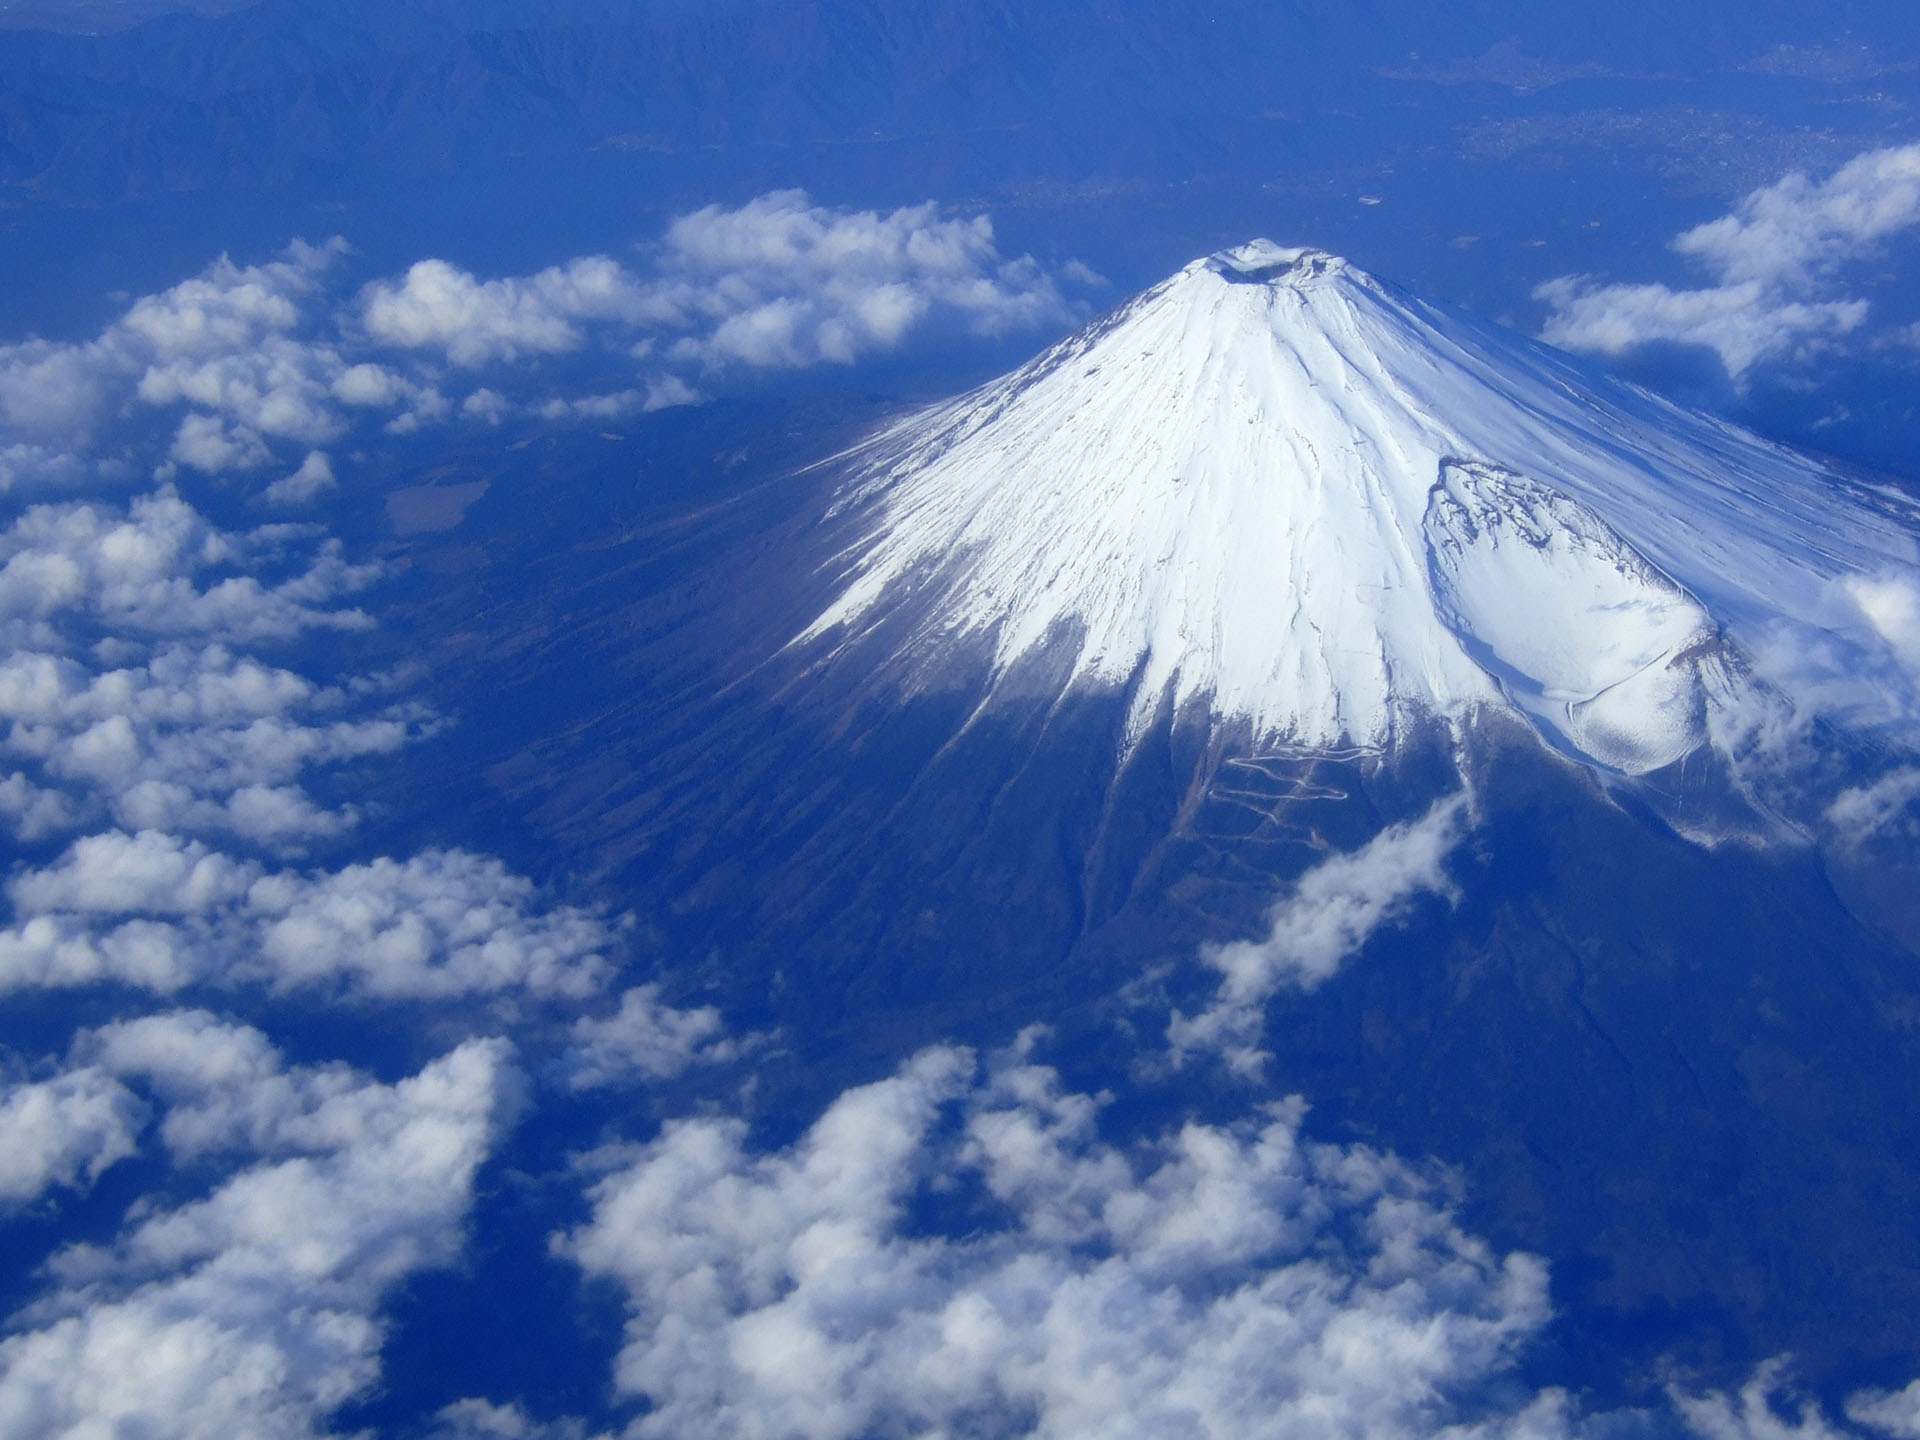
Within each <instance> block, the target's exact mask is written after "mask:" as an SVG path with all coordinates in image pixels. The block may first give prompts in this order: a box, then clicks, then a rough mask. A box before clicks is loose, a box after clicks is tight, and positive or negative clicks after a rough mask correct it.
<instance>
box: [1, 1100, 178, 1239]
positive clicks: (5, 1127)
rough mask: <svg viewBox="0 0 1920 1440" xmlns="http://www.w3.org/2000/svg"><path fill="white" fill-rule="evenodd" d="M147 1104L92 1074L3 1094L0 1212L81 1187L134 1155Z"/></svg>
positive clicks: (144, 1121) (145, 1116)
mask: <svg viewBox="0 0 1920 1440" xmlns="http://www.w3.org/2000/svg"><path fill="white" fill-rule="evenodd" d="M146 1119H147V1110H146V1106H144V1105H143V1104H141V1103H140V1101H139V1099H138V1098H137V1097H136V1096H135V1095H134V1094H133V1092H132V1091H130V1090H128V1089H127V1088H126V1086H124V1085H122V1084H120V1082H119V1081H117V1080H115V1079H114V1078H113V1077H112V1076H111V1075H109V1074H107V1073H106V1072H105V1071H103V1070H100V1069H97V1068H92V1067H89V1068H84V1069H77V1070H70V1071H67V1072H65V1073H64V1074H61V1075H57V1076H55V1077H54V1078H52V1079H51V1080H42V1081H39V1082H37V1083H34V1084H22V1085H14V1086H11V1087H8V1088H5V1089H0V1207H7V1206H14V1205H21V1204H25V1203H27V1202H29V1201H31V1200H35V1199H37V1198H38V1197H39V1196H40V1195H41V1194H42V1193H43V1192H45V1191H46V1190H47V1189H48V1188H50V1187H52V1186H55V1185H64V1186H68V1187H71V1188H74V1189H84V1188H86V1187H88V1186H91V1185H92V1184H93V1182H94V1181H96V1180H98V1179H99V1178H100V1176H101V1174H102V1172H104V1171H105V1170H106V1169H107V1168H108V1167H109V1166H112V1165H114V1164H117V1163H118V1162H119V1161H121V1160H124V1159H126V1158H127V1157H128V1156H130V1155H132V1154H134V1153H135V1152H136V1151H137V1150H138V1148H139V1144H138V1140H139V1135H140V1130H141V1128H142V1127H143V1126H144V1125H145V1123H146Z"/></svg>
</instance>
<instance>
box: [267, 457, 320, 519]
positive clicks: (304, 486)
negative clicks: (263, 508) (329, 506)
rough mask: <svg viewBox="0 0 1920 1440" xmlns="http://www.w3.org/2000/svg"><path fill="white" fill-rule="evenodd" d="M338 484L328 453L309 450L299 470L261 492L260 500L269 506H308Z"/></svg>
mask: <svg viewBox="0 0 1920 1440" xmlns="http://www.w3.org/2000/svg"><path fill="white" fill-rule="evenodd" d="M336 483H337V482H336V481H335V480H334V477H333V462H332V461H331V460H329V459H328V458H327V452H326V451H324V450H309V451H308V452H307V458H306V459H305V460H302V461H301V462H300V468H299V469H298V470H295V471H294V472H293V473H292V474H291V475H287V476H284V477H283V478H281V479H279V480H276V481H274V482H273V483H272V484H271V485H269V486H267V488H266V489H265V490H263V491H261V492H260V498H261V499H262V500H264V501H266V502H267V504H269V505H289V506H291V505H306V504H309V503H311V502H312V501H314V500H317V499H318V498H319V497H320V496H322V495H324V494H326V493H327V491H329V490H331V489H333V488H334V486H335V484H336Z"/></svg>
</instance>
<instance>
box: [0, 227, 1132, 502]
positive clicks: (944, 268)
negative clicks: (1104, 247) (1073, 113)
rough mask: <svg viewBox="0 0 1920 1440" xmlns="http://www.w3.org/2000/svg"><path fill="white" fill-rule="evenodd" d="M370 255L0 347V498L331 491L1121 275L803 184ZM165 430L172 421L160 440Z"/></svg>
mask: <svg viewBox="0 0 1920 1440" xmlns="http://www.w3.org/2000/svg"><path fill="white" fill-rule="evenodd" d="M348 254H349V249H348V247H347V245H346V243H345V242H344V241H342V240H337V239H336V240H332V241H328V242H327V243H325V244H322V245H309V244H306V243H304V242H298V241H296V242H295V243H294V244H292V245H290V246H288V247H287V249H286V250H285V251H284V252H283V253H282V254H281V255H280V256H278V257H276V258H275V259H273V260H270V261H268V262H266V263H263V264H259V265H238V264H235V263H234V262H233V261H232V260H230V259H228V258H226V257H222V258H221V259H219V260H217V261H215V262H214V263H213V264H212V265H210V266H208V267H207V268H206V269H205V270H204V271H202V272H201V273H200V274H199V275H196V276H193V277H192V278H190V279H187V280H184V281H182V282H180V283H179V284H177V285H175V286H173V287H171V288H169V289H167V290H165V291H161V292H159V293H157V294H153V295H148V296H143V297H141V298H140V299H138V300H135V301H134V302H133V303H132V304H131V305H130V306H129V307H128V308H127V309H126V310H125V311H124V312H123V313H122V314H121V315H120V317H119V318H118V319H116V320H114V321H113V322H112V323H110V324H109V325H108V326H107V327H106V328H105V329H103V330H102V331H101V332H100V333H99V334H98V335H96V336H94V337H93V338H92V339H89V340H75V341H57V340H46V339H41V338H37V337H30V338H27V339H22V340H18V341H14V342H12V343H7V344H0V491H3V490H6V489H10V488H12V487H14V486H16V485H20V484H25V483H35V484H47V483H53V482H56V481H59V480H65V481H67V482H69V483H71V482H72V481H74V480H75V479H76V478H83V477H84V476H85V475H86V474H87V473H88V472H89V470H90V469H98V468H99V467H102V466H122V467H124V466H127V465H138V464H140V463H142V462H143V461H144V464H145V465H146V467H147V468H149V469H150V470H151V472H152V473H153V474H154V475H155V476H156V478H159V479H162V480H167V479H173V478H176V477H178V476H179V475H181V474H183V473H192V474H202V475H237V476H260V477H268V476H272V475H273V474H274V472H275V471H276V470H278V471H280V472H281V474H280V478H277V479H266V480H264V484H263V488H265V489H266V490H267V492H268V499H269V501H270V503H274V504H298V503H303V501H304V499H307V498H311V497H312V496H313V495H315V494H318V493H319V492H320V491H321V490H323V489H325V488H326V486H325V483H324V481H322V480H321V479H320V478H319V476H318V473H317V472H315V471H313V470H312V469H311V463H312V462H311V457H312V456H314V455H316V454H322V453H323V452H324V450H325V448H326V447H330V446H336V445H337V444H338V443H339V442H341V441H343V440H345V439H346V438H347V437H348V436H349V435H350V434H352V433H354V432H355V431H356V430H366V429H368V428H371V427H376V426H377V427H378V429H379V430H380V431H381V432H384V433H385V434H386V435H388V436H393V437H402V436H407V435H411V434H415V433H418V432H420V431H422V430H424V429H427V428H428V427H432V426H437V425H442V424H446V423H449V422H452V421H455V420H461V421H467V422H478V423H482V424H497V423H499V422H500V421H501V420H502V419H503V418H504V417H505V416H507V415H508V414H512V413H522V414H526V415H530V416H537V417H540V418H544V419H548V420H553V421H560V422H567V421H572V422H587V423H591V422H594V421H606V420H608V419H612V418H617V417H620V416H627V415H636V414H646V413H648V412H651V411H654V410H659V409H662V408H664V407H667V406H672V405H685V404H691V403H694V402H696V401H697V400H698V399H699V398H700V392H699V390H698V388H696V386H697V382H698V379H699V377H700V376H703V375H708V374H712V373H715V372H720V371H731V370H744V371H753V370H768V369H781V370H785V369H793V368H797V367H802V366H808V365H819V364H845V363H849V362H851V361H853V360H856V359H858V358H860V357H862V356H865V355H870V354H875V353H880V352H883V351H886V350H890V349H893V348H895V347H897V346H899V345H901V344H902V343H904V342H905V341H906V340H907V339H908V338H909V337H910V336H911V335H912V334H913V333H914V332H915V331H916V330H919V329H921V328H923V327H925V326H928V325H941V326H943V327H945V328H947V329H960V330H964V331H966V332H970V333H973V334H979V335H990V336H991V335H1001V334H1006V333H1009V332H1012V331H1015V330H1020V329H1030V328H1036V327H1045V326H1055V325H1060V324H1064V323H1065V322H1067V321H1068V320H1070V319H1072V318H1073V317H1074V316H1075V315H1076V314H1077V313H1078V307H1077V305H1076V304H1075V303H1073V302H1071V301H1070V300H1069V299H1067V298H1066V294H1065V292H1066V291H1070V290H1074V289H1076V288H1084V287H1086V286H1088V285H1092V284H1097V283H1099V282H1098V277H1097V276H1094V275H1093V274H1092V273H1091V272H1090V271H1088V270H1087V269H1086V267H1085V266H1082V265H1076V264H1068V265H1064V266H1062V267H1059V268H1058V269H1057V270H1054V271H1049V270H1047V269H1045V268H1043V267H1042V266H1041V265H1039V264H1038V263H1037V262H1036V261H1034V260H1033V259H1032V258H1031V257H1027V256H1018V257H1007V256H1004V255H1002V254H1001V253H1000V251H999V249H998V247H997V245H996V242H995V239H994V232H993V225H992V221H991V220H990V219H989V218H988V217H987V216H984V215H954V214H949V213H947V212H945V211H943V210H942V209H941V208H940V207H938V206H936V205H933V204H926V205H919V206H912V207H908V208H905V209H900V210H896V211H893V212H891V213H885V214H883V213H881V212H879V211H872V210H866V211H855V210H842V209H833V208H830V207H826V206H821V205H815V204H814V203H813V202H812V201H811V200H810V199H809V198H808V197H807V196H806V195H805V194H804V193H803V192H801V191H797V190H795V191H780V192H777V193H774V194H770V195H764V196H761V197H759V198H758V199H755V200H750V201H748V202H747V203H746V204H744V205H741V206H739V207H737V208H731V209H729V208H725V207H721V206H708V207H707V208H705V209H703V210H700V211H697V212H695V213H694V214H691V215H687V216H683V217H681V218H680V219H679V220H676V221H674V222H673V223H672V224H671V225H670V226H669V227H668V229H667V231H666V234H665V236H664V237H663V238H662V239H661V240H660V241H658V242H656V243H654V244H652V245H650V246H647V247H645V248H644V249H636V251H635V252H634V253H633V254H632V255H630V256H629V257H627V258H625V259H622V258H616V257H614V256H609V255H587V256H579V257H575V258H573V259H569V260H564V261H561V262H560V263H557V264H554V265H550V266H548V267H547V268H545V269H543V270H540V271H538V272H536V273H534V274H530V275H518V276H513V275H509V276H499V277H493V278H483V277H481V276H478V275H475V274H473V273H471V272H470V271H467V270H465V269H462V268H461V267H460V266H458V265H455V264H453V263H452V262H450V261H448V260H445V259H441V258H437V257H433V258H426V259H422V260H420V261H418V262H416V263H415V264H413V265H411V266H409V267H408V268H407V269H406V270H405V271H404V272H403V273H401V274H399V275H396V276H390V277H385V278H377V279H374V280H372V281H369V282H367V283H366V284H364V285H362V286H361V287H360V288H359V290H358V292H357V293H349V294H342V293H340V292H341V284H340V275H341V271H342V270H343V269H344V268H345V263H344V262H345V259H346V257H347V255H348ZM589 349H592V350H594V351H596V352H597V353H598V355H599V364H598V366H597V369H598V371H599V372H600V373H599V374H598V377H597V379H596V381H594V382H593V388H592V389H591V390H589V391H588V392H587V393H585V394H577V395H576V394H565V395H561V396H558V397H550V398H549V399H547V400H545V401H540V400H536V399H533V398H530V397H529V396H528V395H526V394H525V393H524V392H525V388H526V386H525V382H524V380H523V379H521V378H519V377H517V376H516V373H515V372H516V371H519V372H532V371H537V368H538V367H539V366H540V365H541V364H542V363H543V362H546V361H551V360H553V359H555V358H556V357H563V356H570V355H575V354H576V353H577V352H583V351H587V350H589ZM483 369H484V370H486V371H487V372H488V377H489V381H490V383H489V384H487V385H484V386H480V387H477V388H474V389H472V390H469V391H468V392H467V394H466V395H465V396H464V397H463V396H461V395H460V394H459V391H460V390H465V389H467V386H466V384H456V382H457V380H458V377H460V376H461V375H462V374H465V373H471V372H475V371H480V370H483ZM574 369H575V370H578V369H579V365H578V363H577V362H576V363H575V365H574ZM609 379H611V381H612V383H611V384H609V383H608V381H609ZM509 391H518V392H520V393H518V394H510V393H507V392H509ZM450 392H451V393H450ZM157 428H163V429H165V430H167V431H169V432H170V434H169V436H168V438H167V440H166V442H165V444H164V446H163V447H162V448H161V449H160V452H159V454H158V456H157V457H150V456H149V454H148V452H149V451H150V450H151V448H152V447H151V443H150V442H151V432H154V431H155V430H156V429H157ZM303 454H304V455H305V456H307V457H308V461H307V462H302V460H301V458H300V457H301V456H302V455H303ZM288 471H291V472H292V473H291V474H288V473H287V472H288Z"/></svg>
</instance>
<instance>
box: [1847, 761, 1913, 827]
mask: <svg viewBox="0 0 1920 1440" xmlns="http://www.w3.org/2000/svg"><path fill="white" fill-rule="evenodd" d="M1916 799H1920V769H1914V768H1913V767H1912V766H1903V767H1901V768H1900V769H1897V770H1894V771H1891V772H1890V773H1888V774H1886V775H1883V776H1881V777H1880V778H1879V779H1877V780H1875V781H1873V782H1872V783H1870V784H1867V785H1861V786H1856V787H1854V788H1853V789H1850V790H1843V791H1841V792H1840V794H1839V795H1838V796H1836V797H1835V798H1834V800H1833V803H1832V804H1830V805H1828V806H1827V823H1828V824H1830V825H1832V826H1833V828H1834V829H1835V830H1836V831H1838V832H1839V835H1840V837H1841V839H1842V840H1844V841H1847V842H1849V843H1853V844H1858V843H1860V842H1862V841H1865V840H1869V839H1871V838H1873V837H1874V836H1876V835H1881V834H1884V833H1886V832H1888V831H1890V830H1893V829H1894V828H1895V827H1896V826H1901V825H1902V824H1903V822H1908V821H1909V820H1910V816H1911V814H1912V809H1913V803H1914V801H1915V800H1916ZM1901 833H1904V829H1903V830H1902V832H1901Z"/></svg>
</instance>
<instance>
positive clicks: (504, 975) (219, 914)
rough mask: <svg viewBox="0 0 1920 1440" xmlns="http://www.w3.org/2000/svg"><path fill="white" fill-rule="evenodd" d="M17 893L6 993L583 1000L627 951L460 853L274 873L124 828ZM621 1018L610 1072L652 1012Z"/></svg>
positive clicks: (691, 1037)
mask: <svg viewBox="0 0 1920 1440" xmlns="http://www.w3.org/2000/svg"><path fill="white" fill-rule="evenodd" d="M7 895H8V898H9V899H10V900H11V901H12V902H13V909H14V915H15V921H14V924H13V925H12V926H11V927H9V928H7V929H5V930H0V991H5V990H15V989H24V988H36V989H45V988H55V989H59V988H71V987H74V986H82V985H97V984H102V983H117V984H120V985H125V986H132V987H134V988H138V989H144V990H151V991H155V992H158V993H162V994H171V993H173V992H175V991H178V990H180V989H182V988H184V987H185V986H187V985H190V984H196V983H198V984H209V985H223V986H235V985H261V986H265V987H267V988H269V989H271V990H277V991H288V990H302V989H305V990H318V991H321V992H323V993H342V994H345V995H347V996H350V997H353V998H355V999H359V1000H368V1001H373V1000H385V1001H394V1000H410V1001H419V1000H436V999H451V998H456V997H463V996H471V995H482V996H485V995H498V994H502V993H505V992H509V991H523V992H526V993H529V994H533V995H541V996H563V997H571V998H575V999H578V998H582V997H585V996H589V995H592V994H594V993H596V992H597V991H598V990H599V989H600V988H601V986H602V984H603V982H604V980H605V977H606V975H607V972H608V962H607V960H606V959H605V952H606V951H608V950H610V949H611V948H612V947H613V945H614V943H615V941H616V939H617V930H616V928H615V927H614V926H613V925H612V924H611V923H610V922H609V921H608V920H607V919H606V918H605V917H603V916H601V915H599V914H596V913H594V912H592V911H588V910H583V909H579V908H577V907H573V906H565V905H557V906H554V905H547V904H544V903H542V897H541V896H540V895H539V894H538V892H537V891H536V890H535V887H534V886H533V884H532V882H531V881H529V880H527V879H525V878H524V877H522V876H518V875H515V874H513V873H512V872H511V871H509V870H508V869H507V868H506V867H505V866H504V865H502V864H501V863H500V862H499V861H498V860H495V859H492V858H491V857H488V856H481V855H474V854H471V853H469V852H466V851H460V850H429V851H426V852H423V853H421V854H418V855H415V856H412V857H411V858H409V859H407V860H395V859H391V858H386V857H381V858H378V859H375V860H371V861H366V862H362V863H357V864H351V865H347V866H344V867H342V868H341V869H338V870H331V871H324V870H323V871H299V870H270V869H268V868H267V867H266V866H265V865H263V864H262V863H261V862H259V861H257V860H251V859H245V858H236V857H234V856H231V855H227V854H224V853H222V852H219V851H216V850H212V849H210V848H209V847H207V846H206V845H205V844H204V843H202V842H200V841H197V840H184V839H182V838H181V837H179V836H177V835H172V834H168V833H164V832H159V831H142V832H140V833H137V834H127V833H124V832H109V833H104V834H98V835H90V836H87V837H85V838H83V839H81V840H78V841H76V842H75V843H74V844H73V845H72V847H70V848H69V849H68V851H67V852H66V854H65V855H63V856H62V857H61V858H60V859H59V860H58V861H56V862H55V863H54V864H52V865H49V866H46V867H44V868H42V869H38V870H28V871H24V872H22V873H20V874H18V875H16V876H15V877H14V879H13V880H12V881H10V882H9V883H8V886H7ZM624 1013H625V1012H624V1011H623V1014H624ZM646 1018H649V1019H651V1021H652V1023H653V1024H654V1026H655V1027H656V1030H657V1037H658V1038H657V1039H656V1042H655V1043H656V1045H657V1046H658V1047H659V1051H658V1053H660V1054H664V1053H665V1050H666V1048H667V1047H669V1046H670V1045H671V1044H673V1043H684V1044H686V1045H688V1046H689V1047H690V1050H689V1053H691V1048H692V1047H697V1045H698V1044H699V1043H702V1042H704V1041H706V1040H709V1039H711V1038H713V1034H714V1032H715V1031H717V1028H718V1025H717V1017H714V1018H713V1019H712V1020H708V1019H706V1018H705V1017H702V1016H698V1015H696V1016H695V1017H692V1018H688V1017H685V1016H683V1015H682V1014H681V1012H677V1011H673V1010H671V1009H669V1008H666V1007H652V1006H649V1007H648V1009H647V1011H646ZM606 1024H607V1026H608V1028H607V1029H606V1030H605V1031H604V1032H590V1033H589V1035H588V1037H587V1043H588V1045H589V1049H590V1052H591V1053H592V1054H593V1055H594V1056H596V1057H597V1058H596V1059H594V1061H593V1062H592V1063H593V1065H594V1066H595V1067H597V1068H596V1073H599V1072H601V1071H610V1070H611V1069H612V1068H614V1067H616V1066H617V1063H618V1062H617V1061H616V1060H615V1059H613V1058H611V1057H610V1056H609V1055H608V1054H607V1053H606V1047H607V1046H608V1045H610V1044H612V1043H614V1042H616V1041H617V1040H619V1039H622V1038H626V1039H632V1038H636V1037H637V1036H638V1035H639V1033H640V1030H641V1028H642V1016H641V1015H640V1014H639V1013H638V1012H637V1011H636V1012H635V1013H634V1014H632V1015H629V1016H628V1017H627V1021H626V1025H625V1028H624V1029H623V1028H622V1027H621V1023H620V1020H619V1017H616V1019H615V1020H614V1021H610V1022H606ZM676 1027H678V1028H676ZM596 1036H598V1037H599V1044H600V1048H599V1049H593V1048H592V1047H593V1042H594V1040H595V1037H596ZM630 1063H634V1064H639V1065H641V1067H642V1068H643V1069H644V1068H645V1065H644V1062H642V1061H640V1060H639V1059H634V1060H633V1061H631V1062H630Z"/></svg>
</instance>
